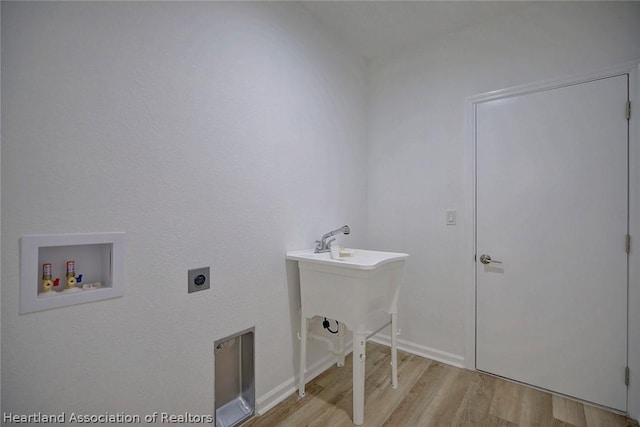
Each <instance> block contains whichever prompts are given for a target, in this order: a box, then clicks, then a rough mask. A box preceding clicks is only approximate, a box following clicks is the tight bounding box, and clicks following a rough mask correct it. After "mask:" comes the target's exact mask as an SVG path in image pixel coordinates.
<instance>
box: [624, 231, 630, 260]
mask: <svg viewBox="0 0 640 427" xmlns="http://www.w3.org/2000/svg"><path fill="white" fill-rule="evenodd" d="M624 249H625V251H627V255H628V254H630V253H631V235H629V234H627V238H626V241H625V243H624Z"/></svg>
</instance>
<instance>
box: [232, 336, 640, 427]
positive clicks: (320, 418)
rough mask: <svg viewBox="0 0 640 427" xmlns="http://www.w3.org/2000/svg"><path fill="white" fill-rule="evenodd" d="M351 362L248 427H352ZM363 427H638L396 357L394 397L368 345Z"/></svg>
mask: <svg viewBox="0 0 640 427" xmlns="http://www.w3.org/2000/svg"><path fill="white" fill-rule="evenodd" d="M351 363H352V362H351V356H350V355H349V356H348V357H347V360H346V363H345V366H344V367H343V368H337V367H336V366H333V367H332V368H330V369H328V370H327V371H326V372H324V373H322V374H321V375H320V376H318V377H317V378H315V379H314V380H312V381H311V382H309V383H308V384H307V387H306V397H305V398H304V399H300V398H299V397H298V394H297V392H296V393H295V394H293V395H291V396H289V397H288V398H287V399H285V400H284V401H283V402H281V403H280V404H278V405H277V406H275V407H274V408H273V409H271V410H270V411H268V412H267V413H266V414H264V415H262V416H259V417H254V418H253V419H251V420H249V421H248V422H247V423H245V424H244V426H245V427H272V426H284V427H288V426H291V427H298V426H308V427H320V426H327V427H329V426H330V427H334V426H336V427H342V426H344V427H350V426H353V423H352V420H351V416H352V396H351V367H352V365H351ZM365 363H366V380H365V413H364V419H365V423H364V425H365V426H376V427H377V426H381V427H382V426H385V427H403V426H406V427H416V426H554V427H555V426H557V427H570V426H588V427H591V426H597V427H601V426H602V427H614V426H629V427H631V426H635V427H637V426H638V424H637V423H636V422H635V421H633V420H631V419H629V418H626V417H624V416H622V415H618V414H615V413H612V412H608V411H606V410H604V409H600V408H597V407H593V406H589V405H583V404H582V403H579V402H576V401H573V400H570V399H565V398H563V397H560V396H555V395H551V394H550V393H545V392H542V391H539V390H536V389H533V388H530V387H526V386H522V385H519V384H515V383H512V382H509V381H505V380H502V379H500V378H496V377H493V376H491V375H486V374H482V373H479V372H473V371H469V370H465V369H459V368H455V367H452V366H448V365H445V364H442V363H438V362H435V361H432V360H429V359H424V358H422V357H419V356H414V355H411V354H408V353H404V352H398V389H397V390H393V389H392V388H391V385H390V373H391V367H390V363H391V355H390V350H389V348H388V347H384V346H381V345H378V344H375V343H371V342H369V343H367V358H366V362H365Z"/></svg>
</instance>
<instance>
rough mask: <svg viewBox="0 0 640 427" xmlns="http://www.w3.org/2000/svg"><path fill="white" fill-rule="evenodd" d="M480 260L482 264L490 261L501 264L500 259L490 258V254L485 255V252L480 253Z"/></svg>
mask: <svg viewBox="0 0 640 427" xmlns="http://www.w3.org/2000/svg"><path fill="white" fill-rule="evenodd" d="M480 262H481V263H483V264H489V263H491V262H495V263H496V264H502V261H498V260H497V259H491V255H487V254H482V255H480Z"/></svg>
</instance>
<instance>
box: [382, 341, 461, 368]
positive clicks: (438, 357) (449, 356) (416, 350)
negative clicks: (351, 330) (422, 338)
mask: <svg viewBox="0 0 640 427" xmlns="http://www.w3.org/2000/svg"><path fill="white" fill-rule="evenodd" d="M370 341H373V342H377V343H378V344H382V345H385V346H387V347H391V337H390V336H388V335H382V334H377V335H374V336H373V337H371V338H370ZM398 350H402V351H405V352H407V353H411V354H415V355H416V356H420V357H425V358H427V359H431V360H435V361H436V362H441V363H445V364H447V365H451V366H455V367H456V368H464V367H465V366H464V357H463V356H460V355H458V354H453V353H448V352H446V351H442V350H438V349H435V348H431V347H427V346H424V345H420V344H416V343H413V342H410V341H405V340H403V339H398Z"/></svg>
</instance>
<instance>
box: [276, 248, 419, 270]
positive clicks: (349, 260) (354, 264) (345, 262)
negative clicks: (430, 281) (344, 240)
mask: <svg viewBox="0 0 640 427" xmlns="http://www.w3.org/2000/svg"><path fill="white" fill-rule="evenodd" d="M347 251H348V252H350V253H351V254H352V256H347V257H341V258H338V259H332V258H331V254H330V253H329V252H324V253H320V254H316V253H313V249H303V250H300V251H291V252H287V259H290V260H294V261H304V262H310V263H313V264H324V265H333V266H336V267H347V268H353V269H356V270H374V269H376V268H378V267H380V266H381V265H383V264H386V263H389V262H393V261H399V260H402V259H406V258H408V257H409V255H408V254H403V253H397V252H380V251H368V250H364V249H347Z"/></svg>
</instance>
